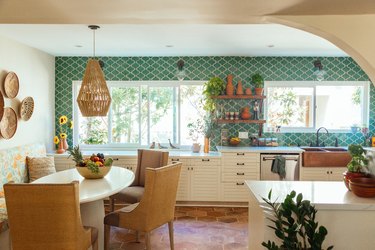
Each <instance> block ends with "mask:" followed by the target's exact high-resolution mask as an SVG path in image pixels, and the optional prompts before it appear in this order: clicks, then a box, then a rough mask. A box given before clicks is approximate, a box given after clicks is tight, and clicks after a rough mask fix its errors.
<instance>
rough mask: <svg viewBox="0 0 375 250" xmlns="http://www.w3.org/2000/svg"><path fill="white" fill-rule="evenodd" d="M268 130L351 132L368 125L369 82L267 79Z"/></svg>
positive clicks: (266, 109) (266, 113) (266, 110)
mask: <svg viewBox="0 0 375 250" xmlns="http://www.w3.org/2000/svg"><path fill="white" fill-rule="evenodd" d="M265 91H266V96H267V99H266V105H265V116H266V117H265V118H266V120H267V124H266V131H268V130H270V129H271V128H275V127H276V126H281V128H282V131H284V132H299V131H300V132H303V131H315V130H316V129H317V128H319V127H326V128H327V129H331V130H337V132H339V131H342V132H347V131H348V130H349V129H350V127H351V126H353V125H359V126H361V125H365V126H367V125H368V95H369V82H347V81H345V82H330V81H329V82H328V81H326V82H266V83H265Z"/></svg>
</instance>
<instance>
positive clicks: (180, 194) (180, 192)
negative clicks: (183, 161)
mask: <svg viewBox="0 0 375 250" xmlns="http://www.w3.org/2000/svg"><path fill="white" fill-rule="evenodd" d="M190 172H191V171H190V167H189V166H187V165H182V167H181V172H180V179H179V181H178V189H177V195H176V200H178V201H188V200H190V199H189V198H190Z"/></svg>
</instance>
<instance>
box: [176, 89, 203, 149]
mask: <svg viewBox="0 0 375 250" xmlns="http://www.w3.org/2000/svg"><path fill="white" fill-rule="evenodd" d="M180 91H181V93H180V115H181V118H180V119H181V145H191V144H192V143H193V142H195V141H200V142H203V134H202V133H201V131H199V130H200V129H199V128H201V127H202V126H203V120H202V119H203V115H204V113H205V111H204V110H203V105H202V97H203V96H202V91H203V86H202V85H182V86H180Z"/></svg>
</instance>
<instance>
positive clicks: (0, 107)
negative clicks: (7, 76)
mask: <svg viewBox="0 0 375 250" xmlns="http://www.w3.org/2000/svg"><path fill="white" fill-rule="evenodd" d="M3 114H4V97H3V94H1V92H0V121H1V118H3Z"/></svg>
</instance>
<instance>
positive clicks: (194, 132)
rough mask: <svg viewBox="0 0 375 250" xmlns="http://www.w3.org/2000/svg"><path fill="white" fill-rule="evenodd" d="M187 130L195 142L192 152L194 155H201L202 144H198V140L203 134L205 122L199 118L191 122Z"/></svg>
mask: <svg viewBox="0 0 375 250" xmlns="http://www.w3.org/2000/svg"><path fill="white" fill-rule="evenodd" d="M187 128H188V130H189V137H190V138H191V139H192V140H193V145H192V147H191V150H192V151H193V153H199V151H200V150H201V144H200V143H199V142H198V139H199V137H200V135H202V134H203V120H202V119H200V118H199V119H197V120H196V121H194V122H189V123H188V124H187Z"/></svg>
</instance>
